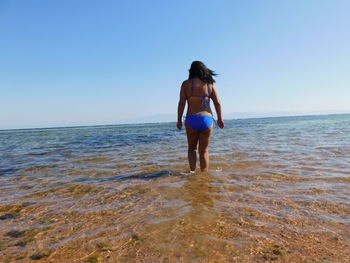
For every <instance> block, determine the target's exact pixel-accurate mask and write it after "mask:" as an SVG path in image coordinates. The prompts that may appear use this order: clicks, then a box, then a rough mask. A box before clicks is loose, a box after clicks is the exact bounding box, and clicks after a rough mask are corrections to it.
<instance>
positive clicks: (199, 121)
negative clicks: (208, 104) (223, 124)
mask: <svg viewBox="0 0 350 263" xmlns="http://www.w3.org/2000/svg"><path fill="white" fill-rule="evenodd" d="M186 121H187V124H188V125H190V127H191V128H192V129H193V130H196V131H198V132H202V131H205V130H208V129H209V128H210V127H211V126H212V125H213V116H210V115H189V116H186Z"/></svg>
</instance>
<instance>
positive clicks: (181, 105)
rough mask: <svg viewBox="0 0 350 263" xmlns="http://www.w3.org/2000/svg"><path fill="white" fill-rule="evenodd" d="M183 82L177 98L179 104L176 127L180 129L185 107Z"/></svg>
mask: <svg viewBox="0 0 350 263" xmlns="http://www.w3.org/2000/svg"><path fill="white" fill-rule="evenodd" d="M184 83H185V82H183V83H182V85H181V91H180V99H179V104H178V107H177V124H176V126H177V128H178V129H179V130H180V129H181V128H182V114H183V112H184V109H185V105H186V92H185V86H184Z"/></svg>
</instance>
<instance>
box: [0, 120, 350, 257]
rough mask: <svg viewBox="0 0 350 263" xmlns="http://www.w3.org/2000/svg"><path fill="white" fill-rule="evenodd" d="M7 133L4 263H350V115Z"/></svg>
mask: <svg viewBox="0 0 350 263" xmlns="http://www.w3.org/2000/svg"><path fill="white" fill-rule="evenodd" d="M186 152H187V150H186V137H185V133H184V131H181V132H178V131H177V130H176V129H175V124H174V123H163V124H142V125H115V126H95V127H77V128H55V129H31V130H9V131H0V190H1V191H0V262H32V261H33V262H270V261H277V262H350V256H349V255H350V245H349V244H350V169H349V163H350V115H331V116H307V117H283V118H263V119H246V120H232V121H227V122H226V128H225V129H224V130H219V129H217V128H216V129H215V131H214V136H213V139H212V143H211V149H210V156H211V167H210V171H209V172H208V173H199V172H198V173H196V174H188V173H187V171H188V165H187V158H186V154H187V153H186Z"/></svg>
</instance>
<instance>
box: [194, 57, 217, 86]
mask: <svg viewBox="0 0 350 263" xmlns="http://www.w3.org/2000/svg"><path fill="white" fill-rule="evenodd" d="M189 72H190V75H189V76H188V79H193V78H195V77H198V78H200V79H201V80H202V81H203V82H205V83H209V84H213V83H214V82H215V79H214V78H213V76H216V75H217V74H216V73H215V72H214V71H212V70H210V69H208V68H207V66H206V65H205V64H204V63H203V62H202V61H193V62H192V64H191V68H190V69H189Z"/></svg>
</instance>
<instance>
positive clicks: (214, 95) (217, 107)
mask: <svg viewBox="0 0 350 263" xmlns="http://www.w3.org/2000/svg"><path fill="white" fill-rule="evenodd" d="M211 99H212V100H213V102H214V106H215V110H216V115H217V116H218V125H219V127H220V128H221V129H223V128H224V127H225V123H224V121H223V119H222V112H221V102H220V99H219V95H218V91H217V89H216V87H215V85H214V84H213V92H212V93H211Z"/></svg>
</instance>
